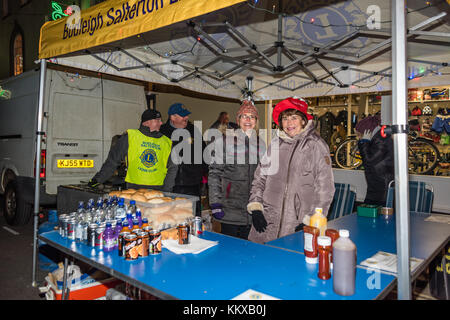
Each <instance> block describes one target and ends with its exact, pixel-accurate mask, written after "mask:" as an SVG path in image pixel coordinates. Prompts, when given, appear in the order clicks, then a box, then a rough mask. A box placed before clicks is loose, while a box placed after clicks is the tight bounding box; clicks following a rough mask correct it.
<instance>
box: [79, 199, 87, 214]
mask: <svg viewBox="0 0 450 320" xmlns="http://www.w3.org/2000/svg"><path fill="white" fill-rule="evenodd" d="M85 212H86V211H85V210H84V202H83V201H80V202H78V209H77V213H78V214H80V215H82V214H84V213H85Z"/></svg>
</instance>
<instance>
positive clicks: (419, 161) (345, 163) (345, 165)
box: [334, 131, 441, 174]
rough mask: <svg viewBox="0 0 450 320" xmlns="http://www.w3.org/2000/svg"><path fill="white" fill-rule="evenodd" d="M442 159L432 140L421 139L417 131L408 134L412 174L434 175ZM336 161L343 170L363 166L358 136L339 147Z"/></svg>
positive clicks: (350, 138) (409, 165)
mask: <svg viewBox="0 0 450 320" xmlns="http://www.w3.org/2000/svg"><path fill="white" fill-rule="evenodd" d="M440 158H441V156H440V153H439V150H438V149H437V147H436V146H435V145H434V143H433V142H432V141H431V139H428V138H423V137H419V136H418V135H417V133H416V132H415V131H411V132H410V133H409V134H408V172H409V173H410V174H429V173H432V172H433V170H434V168H436V166H437V164H438V163H439V159H440ZM334 160H335V162H336V164H337V165H338V166H339V167H340V168H342V169H359V168H360V167H361V166H362V165H363V162H362V157H361V154H360V152H359V149H358V139H357V138H356V136H350V137H349V138H347V139H345V140H344V141H343V142H342V143H341V144H340V145H339V146H338V147H337V149H336V153H335V156H334Z"/></svg>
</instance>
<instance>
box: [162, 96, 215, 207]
mask: <svg viewBox="0 0 450 320" xmlns="http://www.w3.org/2000/svg"><path fill="white" fill-rule="evenodd" d="M168 114H169V119H168V120H167V122H166V123H165V124H163V125H162V126H161V132H162V133H163V134H164V135H165V136H167V137H168V138H169V139H171V140H172V143H173V148H172V149H173V150H174V151H173V152H174V155H173V157H172V159H174V158H177V161H175V162H176V163H177V174H176V178H175V186H174V188H173V192H174V193H181V194H189V195H193V196H197V197H199V198H201V186H202V177H203V176H204V175H206V174H207V166H206V165H205V164H204V162H203V150H204V149H205V143H204V141H203V138H202V133H201V132H200V130H199V129H197V128H196V127H195V126H194V125H193V124H192V123H191V122H189V115H190V114H191V112H190V111H189V110H187V109H186V108H185V106H184V105H183V104H181V103H174V104H172V105H171V106H170V108H169V111H168ZM183 130H186V131H183ZM197 140H198V141H197ZM180 143H183V144H182V145H179V144H180ZM180 146H181V147H182V148H180ZM186 147H187V148H188V149H189V150H190V157H188V156H186V155H184V156H183V151H184V149H185V148H186ZM186 151H188V150H186ZM196 215H198V216H200V215H201V210H200V200H199V201H198V202H197V208H196Z"/></svg>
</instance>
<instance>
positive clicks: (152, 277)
mask: <svg viewBox="0 0 450 320" xmlns="http://www.w3.org/2000/svg"><path fill="white" fill-rule="evenodd" d="M202 237H203V238H204V239H207V240H213V241H218V245H217V246H215V247H212V248H210V249H208V250H206V251H203V252H202V253H200V254H197V255H194V254H181V255H177V254H174V253H172V252H170V251H168V250H167V249H165V248H163V250H162V253H161V254H159V255H156V256H149V257H145V258H139V259H137V260H135V261H126V260H125V259H123V258H122V257H119V256H118V253H117V250H115V251H113V252H110V253H107V252H103V251H101V250H99V249H95V248H91V247H88V246H86V245H84V244H81V243H76V242H75V241H72V240H69V239H63V238H62V237H61V236H60V235H59V233H58V232H57V231H51V232H46V233H42V234H41V235H40V236H39V238H40V239H41V240H43V241H45V242H46V243H47V244H49V245H51V246H53V247H55V248H57V249H59V250H61V251H63V252H65V253H67V254H69V255H71V256H73V257H75V258H77V259H80V260H82V261H84V262H86V263H89V264H90V265H92V266H94V267H96V268H98V269H100V270H102V271H105V272H107V273H110V274H111V275H112V276H116V277H117V278H119V279H122V280H124V281H129V282H130V283H132V284H133V285H136V286H138V287H139V288H141V289H144V290H146V291H148V292H150V293H152V294H154V295H156V296H159V297H161V298H168V299H171V298H175V299H192V300H197V299H202V300H209V299H213V300H222V299H232V298H234V297H236V296H238V295H239V294H241V293H243V292H244V291H246V290H248V289H253V290H256V291H258V292H261V293H264V294H267V295H270V296H273V297H275V298H278V299H311V300H316V299H361V300H363V299H364V300H366V299H375V298H380V297H382V296H384V295H385V294H386V293H387V292H388V291H389V289H390V288H391V287H392V284H393V283H394V280H395V277H393V276H391V275H386V274H382V273H374V272H372V271H367V270H365V269H362V268H357V272H356V293H355V294H354V295H353V296H350V297H343V296H339V295H337V294H335V293H334V292H333V282H332V279H330V280H326V281H324V280H320V279H319V278H318V277H317V273H318V265H309V264H307V263H306V262H305V258H304V255H302V254H299V253H296V252H289V251H287V250H283V249H279V248H273V247H270V246H266V245H261V244H256V243H252V242H250V241H245V240H241V239H237V238H234V237H229V236H226V235H222V234H217V233H213V232H205V233H204V235H203V236H202Z"/></svg>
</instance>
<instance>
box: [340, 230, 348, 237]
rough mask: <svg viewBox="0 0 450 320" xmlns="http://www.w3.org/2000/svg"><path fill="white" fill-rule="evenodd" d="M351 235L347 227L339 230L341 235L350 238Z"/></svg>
mask: <svg viewBox="0 0 450 320" xmlns="http://www.w3.org/2000/svg"><path fill="white" fill-rule="evenodd" d="M349 236H350V233H349V232H348V230H346V229H341V230H339V237H344V238H348V237H349Z"/></svg>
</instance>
